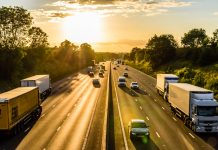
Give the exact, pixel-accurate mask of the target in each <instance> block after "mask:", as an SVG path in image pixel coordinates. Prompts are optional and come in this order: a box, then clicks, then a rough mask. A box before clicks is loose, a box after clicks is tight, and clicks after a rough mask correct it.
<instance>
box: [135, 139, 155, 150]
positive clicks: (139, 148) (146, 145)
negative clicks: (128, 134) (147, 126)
mask: <svg viewBox="0 0 218 150" xmlns="http://www.w3.org/2000/svg"><path fill="white" fill-rule="evenodd" d="M132 143H133V145H134V146H135V149H136V150H145V149H152V150H159V148H158V147H157V145H156V144H155V143H154V142H153V141H152V139H148V138H146V137H143V138H137V139H134V140H132Z"/></svg>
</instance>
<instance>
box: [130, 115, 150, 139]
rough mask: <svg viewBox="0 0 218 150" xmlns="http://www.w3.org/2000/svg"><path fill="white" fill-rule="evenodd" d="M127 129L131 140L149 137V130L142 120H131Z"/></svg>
mask: <svg viewBox="0 0 218 150" xmlns="http://www.w3.org/2000/svg"><path fill="white" fill-rule="evenodd" d="M128 128H129V136H130V139H131V140H132V139H133V138H136V137H147V138H149V137H150V132H149V128H148V126H147V125H146V123H145V121H144V120H142V119H132V120H131V121H130V122H129V124H128Z"/></svg>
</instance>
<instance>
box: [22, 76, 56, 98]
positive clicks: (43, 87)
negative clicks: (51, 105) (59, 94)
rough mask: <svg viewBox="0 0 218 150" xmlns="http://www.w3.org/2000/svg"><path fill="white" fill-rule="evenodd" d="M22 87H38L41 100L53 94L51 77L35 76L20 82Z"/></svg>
mask: <svg viewBox="0 0 218 150" xmlns="http://www.w3.org/2000/svg"><path fill="white" fill-rule="evenodd" d="M20 83H21V87H38V88H39V94H40V98H41V99H45V98H46V97H48V95H49V94H50V93H51V89H52V88H51V79H50V77H49V75H35V76H32V77H29V78H26V79H22V80H21V81H20Z"/></svg>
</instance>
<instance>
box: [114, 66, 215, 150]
mask: <svg viewBox="0 0 218 150" xmlns="http://www.w3.org/2000/svg"><path fill="white" fill-rule="evenodd" d="M129 69H130V71H128V72H129V76H130V77H129V78H127V85H128V87H127V88H124V89H121V88H117V82H116V81H117V79H118V76H119V75H122V74H123V72H124V66H120V67H118V68H117V70H114V71H113V77H114V79H115V83H114V84H115V87H116V88H117V95H118V99H119V103H120V107H121V113H122V114H123V115H122V116H123V117H122V120H123V122H124V123H123V124H124V128H125V133H126V135H127V143H128V147H129V149H145V148H148V149H212V147H210V146H209V145H208V144H207V143H205V142H202V140H201V141H197V140H196V139H195V137H194V136H193V133H192V132H191V131H190V130H189V129H187V128H186V127H184V125H183V124H181V125H180V124H178V123H181V122H179V121H178V119H177V118H174V116H172V115H171V113H170V111H169V112H168V104H167V103H166V102H164V101H163V100H162V101H160V99H161V98H160V97H159V96H158V95H157V94H156V91H155V89H154V85H155V80H154V79H152V78H150V77H148V76H147V75H145V74H142V73H139V72H138V71H137V70H134V69H133V68H130V67H129ZM142 80H143V82H142ZM131 81H137V82H139V84H140V85H141V87H142V88H143V91H138V92H136V91H133V90H130V88H129V84H130V82H131ZM145 82H146V83H145ZM154 91H155V92H154ZM159 102H160V103H159ZM163 104H164V105H163ZM132 118H142V119H144V120H145V121H146V122H147V123H148V124H149V125H150V130H151V140H150V141H149V142H148V144H143V143H142V142H141V141H137V142H135V141H134V142H132V141H131V140H130V138H129V135H128V128H127V125H128V121H129V120H130V119H132ZM184 129H185V130H184ZM187 131H188V132H187ZM189 133H190V134H189ZM193 137H194V138H193Z"/></svg>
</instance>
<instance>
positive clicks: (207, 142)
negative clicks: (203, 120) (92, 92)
mask: <svg viewBox="0 0 218 150" xmlns="http://www.w3.org/2000/svg"><path fill="white" fill-rule="evenodd" d="M129 68H130V70H131V71H130V72H129V73H130V75H131V76H133V77H135V74H137V78H134V80H136V81H138V82H139V84H141V85H142V88H144V89H145V90H147V91H149V93H150V97H151V98H152V99H153V100H154V99H155V100H156V101H157V104H158V105H159V107H161V108H162V107H164V108H165V110H164V112H165V113H167V114H168V115H169V116H171V117H172V118H173V119H174V121H175V120H176V121H175V122H176V123H177V126H179V127H180V128H181V130H182V131H183V133H184V134H186V135H189V137H190V139H191V141H192V142H193V143H197V145H198V147H197V148H199V149H218V135H217V134H195V133H194V132H193V131H191V130H190V129H189V128H188V127H186V126H185V125H184V124H183V122H182V121H181V120H180V119H179V118H177V117H175V116H173V115H172V114H171V110H170V107H169V103H167V102H165V101H164V100H163V99H162V97H160V96H159V95H157V93H156V89H155V85H156V79H154V78H152V77H150V76H148V75H146V74H144V73H142V72H140V71H138V70H136V69H134V68H132V67H129Z"/></svg>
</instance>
